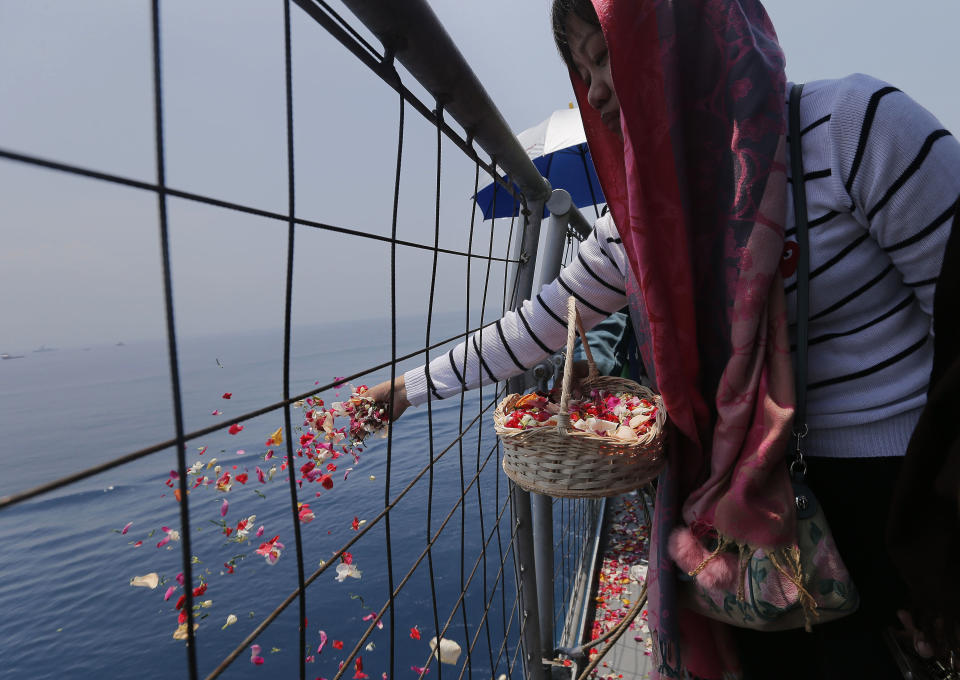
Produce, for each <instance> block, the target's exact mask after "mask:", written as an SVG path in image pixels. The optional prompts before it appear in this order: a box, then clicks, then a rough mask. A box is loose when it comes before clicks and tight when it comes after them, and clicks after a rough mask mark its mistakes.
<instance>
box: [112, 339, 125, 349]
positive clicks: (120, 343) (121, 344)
mask: <svg viewBox="0 0 960 680" xmlns="http://www.w3.org/2000/svg"><path fill="white" fill-rule="evenodd" d="M123 346H124V344H123V340H121V341H120V342H118V343H117V344H116V345H114V347H123Z"/></svg>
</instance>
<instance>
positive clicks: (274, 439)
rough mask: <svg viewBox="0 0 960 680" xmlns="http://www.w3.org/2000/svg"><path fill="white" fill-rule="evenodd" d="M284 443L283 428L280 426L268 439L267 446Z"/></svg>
mask: <svg viewBox="0 0 960 680" xmlns="http://www.w3.org/2000/svg"><path fill="white" fill-rule="evenodd" d="M282 443H283V428H282V427H278V428H277V429H276V430H275V431H274V433H273V434H271V435H270V437H269V439H267V443H266V445H267V446H280V445H281V444H282Z"/></svg>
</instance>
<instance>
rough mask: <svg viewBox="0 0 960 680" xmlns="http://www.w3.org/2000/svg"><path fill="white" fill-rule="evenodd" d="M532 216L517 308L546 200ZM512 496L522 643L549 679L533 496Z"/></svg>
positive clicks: (514, 490) (533, 206)
mask: <svg viewBox="0 0 960 680" xmlns="http://www.w3.org/2000/svg"><path fill="white" fill-rule="evenodd" d="M528 207H529V208H530V213H529V215H527V218H526V219H527V221H526V225H525V229H524V231H523V235H522V239H520V243H519V251H518V254H519V257H518V258H517V259H519V260H520V264H519V265H518V266H517V270H516V279H515V281H516V287H515V288H514V290H515V291H516V295H515V297H514V299H513V300H512V301H511V307H513V308H514V309H516V308H517V307H519V306H520V304H521V303H522V302H523V301H524V300H526V299H528V298H529V297H530V294H531V292H532V290H533V272H534V269H535V265H536V261H537V246H538V244H539V241H540V218H541V216H542V215H543V201H542V200H540V201H530V204H529V206H528ZM528 380H529V376H528V375H527V374H524V375H518V376H517V377H515V378H511V379H510V380H508V381H507V392H524V391H525V390H526V388H527V381H528ZM510 486H511V496H512V500H513V508H514V514H515V519H516V522H517V543H516V546H515V547H514V555H515V557H516V564H515V565H514V566H515V569H516V572H517V581H518V582H519V585H520V607H521V612H522V617H523V622H522V623H523V632H522V638H521V639H522V644H523V653H524V662H525V665H526V669H527V680H546V672H545V669H544V666H543V646H542V645H541V644H540V641H541V637H542V636H541V632H540V630H541V625H542V623H543V621H542V619H541V617H540V609H541V608H540V607H539V606H538V593H537V590H538V588H537V569H536V557H535V551H534V546H533V518H532V513H531V509H530V494H529V493H528V492H526V491H524V490H523V489H521V488H520V487H519V486H517V485H516V484H512V483H511V485H510Z"/></svg>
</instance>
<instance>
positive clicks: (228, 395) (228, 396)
mask: <svg viewBox="0 0 960 680" xmlns="http://www.w3.org/2000/svg"><path fill="white" fill-rule="evenodd" d="M232 396H233V392H224V393H223V398H224V399H229V398H230V397H232Z"/></svg>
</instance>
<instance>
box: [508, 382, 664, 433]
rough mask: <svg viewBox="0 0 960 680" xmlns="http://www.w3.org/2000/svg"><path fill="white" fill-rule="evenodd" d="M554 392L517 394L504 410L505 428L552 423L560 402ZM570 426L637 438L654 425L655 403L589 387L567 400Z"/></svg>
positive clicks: (586, 430)
mask: <svg viewBox="0 0 960 680" xmlns="http://www.w3.org/2000/svg"><path fill="white" fill-rule="evenodd" d="M553 396H554V395H553V394H544V393H542V392H532V393H530V394H525V395H523V396H522V397H520V398H519V399H518V400H517V401H516V402H515V403H514V405H513V409H512V410H511V411H509V412H508V413H507V414H506V418H505V419H504V421H503V427H504V429H508V430H527V429H530V428H534V427H543V426H555V425H556V424H557V419H556V415H557V414H558V413H559V412H560V405H559V404H558V403H556V402H554V401H552V400H551V398H552V397H553ZM568 410H569V415H570V426H571V427H573V428H574V429H577V430H581V431H583V432H588V433H591V434H594V435H598V436H601V437H611V438H613V439H617V440H620V441H623V442H633V441H637V439H638V438H640V437H641V436H643V435H644V434H646V433H647V432H648V431H649V430H650V428H651V427H653V425H654V423H655V421H656V418H657V411H658V408H657V405H656V404H655V403H653V402H652V401H650V400H649V399H647V398H645V397H639V396H637V395H635V394H631V393H629V392H611V391H606V390H602V389H592V390H590V391H589V392H587V393H586V394H582V395H579V398H573V399H570V401H569V407H568Z"/></svg>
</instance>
